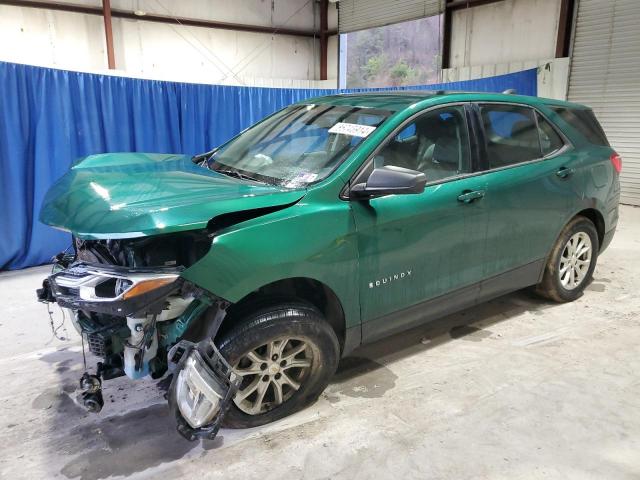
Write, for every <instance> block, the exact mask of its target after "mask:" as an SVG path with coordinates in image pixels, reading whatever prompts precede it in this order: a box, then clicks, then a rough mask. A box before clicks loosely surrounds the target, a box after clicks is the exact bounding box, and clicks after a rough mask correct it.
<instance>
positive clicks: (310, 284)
mask: <svg viewBox="0 0 640 480" xmlns="http://www.w3.org/2000/svg"><path fill="white" fill-rule="evenodd" d="M280 300H282V301H287V300H289V301H291V300H302V301H305V302H307V303H309V304H311V305H313V306H314V307H316V308H317V309H318V310H319V311H320V312H321V313H322V315H323V316H324V318H325V319H326V320H327V322H328V323H329V325H330V326H331V327H332V328H333V331H334V332H335V334H336V337H338V341H339V342H340V349H341V351H343V350H344V348H345V340H346V317H345V313H344V309H343V306H342V302H341V301H340V299H339V298H338V296H337V295H336V293H335V292H334V291H333V289H332V288H331V287H329V286H328V285H326V284H325V283H322V282H320V281H318V280H316V279H313V278H309V277H292V278H284V279H280V280H276V281H274V282H271V283H268V284H266V285H263V286H261V287H259V288H257V289H256V290H254V291H252V292H251V293H249V294H247V295H246V296H244V297H243V298H242V299H240V300H239V301H238V302H236V303H234V304H232V305H231V306H230V307H229V308H228V311H227V316H226V317H225V319H224V321H223V322H222V325H221V327H220V330H219V332H218V335H220V334H221V333H222V332H224V331H225V330H226V329H228V328H230V327H232V326H233V324H234V319H236V318H238V317H239V316H242V315H243V314H244V312H246V311H247V310H250V309H251V308H255V307H256V306H257V305H259V304H262V303H264V302H265V301H274V302H278V301H280Z"/></svg>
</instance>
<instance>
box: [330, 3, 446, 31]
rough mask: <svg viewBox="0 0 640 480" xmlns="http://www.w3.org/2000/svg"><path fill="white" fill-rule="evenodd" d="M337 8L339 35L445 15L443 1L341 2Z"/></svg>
mask: <svg viewBox="0 0 640 480" xmlns="http://www.w3.org/2000/svg"><path fill="white" fill-rule="evenodd" d="M338 5H339V6H338V8H339V10H338V31H339V32H340V33H347V32H353V31H356V30H364V29H365V28H373V27H382V26H383V25H391V24H393V23H400V22H405V21H407V20H416V19H418V18H424V17H430V16H431V15H437V14H439V13H441V12H442V11H444V8H443V6H444V0H341V1H340V3H339V4H338Z"/></svg>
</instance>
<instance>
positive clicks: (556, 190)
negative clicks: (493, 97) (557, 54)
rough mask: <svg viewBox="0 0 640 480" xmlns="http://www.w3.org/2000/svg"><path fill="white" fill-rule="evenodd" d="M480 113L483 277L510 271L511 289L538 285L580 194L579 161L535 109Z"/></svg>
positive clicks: (493, 107)
mask: <svg viewBox="0 0 640 480" xmlns="http://www.w3.org/2000/svg"><path fill="white" fill-rule="evenodd" d="M477 114H478V116H479V117H478V118H479V120H480V123H481V125H482V129H481V130H482V132H483V135H484V142H483V143H484V146H485V155H484V157H483V167H482V168H483V169H484V170H485V171H486V174H485V175H484V176H485V177H486V182H487V193H486V197H485V202H486V208H487V211H488V229H487V251H486V263H485V269H484V274H485V277H486V278H487V279H491V278H492V277H496V276H498V275H500V274H503V273H506V272H511V273H512V275H509V276H508V281H509V282H521V283H522V285H520V284H515V285H513V287H514V288H513V289H515V288H520V287H523V286H527V285H528V284H532V283H535V282H536V281H537V276H538V275H539V274H540V272H541V271H542V267H543V265H544V261H545V259H546V256H547V254H548V253H549V251H550V249H551V246H552V245H553V242H554V241H555V238H556V236H557V235H558V233H559V231H560V229H561V228H562V226H563V222H565V221H566V218H567V214H568V210H569V207H570V206H571V205H572V204H573V203H574V201H573V199H575V198H576V195H578V194H579V192H580V185H579V183H580V182H579V180H578V178H579V175H577V172H576V162H577V157H576V154H575V152H574V151H573V149H572V148H571V146H570V145H569V142H568V140H567V139H566V138H565V137H564V136H563V135H562V134H561V132H560V131H559V130H557V129H556V128H555V127H554V126H553V125H552V124H551V123H550V122H549V121H548V120H547V119H546V118H545V117H544V116H543V115H542V114H541V113H540V112H538V111H537V110H536V109H534V108H531V107H529V106H526V105H515V104H506V103H482V104H478V105H477ZM486 285H491V282H490V281H489V282H487V283H486ZM498 289H499V288H498ZM483 293H484V294H489V293H490V292H483Z"/></svg>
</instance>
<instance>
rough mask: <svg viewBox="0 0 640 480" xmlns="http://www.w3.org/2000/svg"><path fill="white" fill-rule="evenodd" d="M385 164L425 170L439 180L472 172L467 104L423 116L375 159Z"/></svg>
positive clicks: (378, 163)
mask: <svg viewBox="0 0 640 480" xmlns="http://www.w3.org/2000/svg"><path fill="white" fill-rule="evenodd" d="M385 165H394V166H396V167H404V168H409V169H411V170H417V171H419V172H423V173H424V174H425V175H426V176H427V181H428V182H437V181H440V180H443V179H446V178H450V177H455V176H458V175H461V174H463V173H469V172H470V171H471V155H470V151H469V132H468V130H467V122H466V120H465V113H464V107H462V106H451V107H444V108H439V109H437V110H431V111H429V112H426V113H425V114H423V115H420V116H419V117H418V118H416V119H415V120H414V121H412V122H411V123H409V124H408V125H406V126H405V127H404V128H403V129H402V130H401V131H400V132H399V133H398V134H396V135H395V136H394V137H393V138H392V139H391V140H390V141H389V142H388V143H387V144H386V145H385V146H384V147H383V148H382V150H380V152H379V153H378V155H376V157H375V158H374V167H375V168H379V167H382V166H385Z"/></svg>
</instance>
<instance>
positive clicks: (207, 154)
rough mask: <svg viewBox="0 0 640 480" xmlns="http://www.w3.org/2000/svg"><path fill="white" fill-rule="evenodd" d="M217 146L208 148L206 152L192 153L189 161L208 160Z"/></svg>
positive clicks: (216, 149) (200, 161)
mask: <svg viewBox="0 0 640 480" xmlns="http://www.w3.org/2000/svg"><path fill="white" fill-rule="evenodd" d="M218 148H219V147H216V148H214V149H213V150H209V151H208V152H204V153H199V154H198V155H194V156H193V157H191V161H192V162H193V163H198V164H199V163H202V162H204V161H208V160H209V159H210V158H211V157H212V156H213V155H215V153H216V152H217V151H218Z"/></svg>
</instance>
